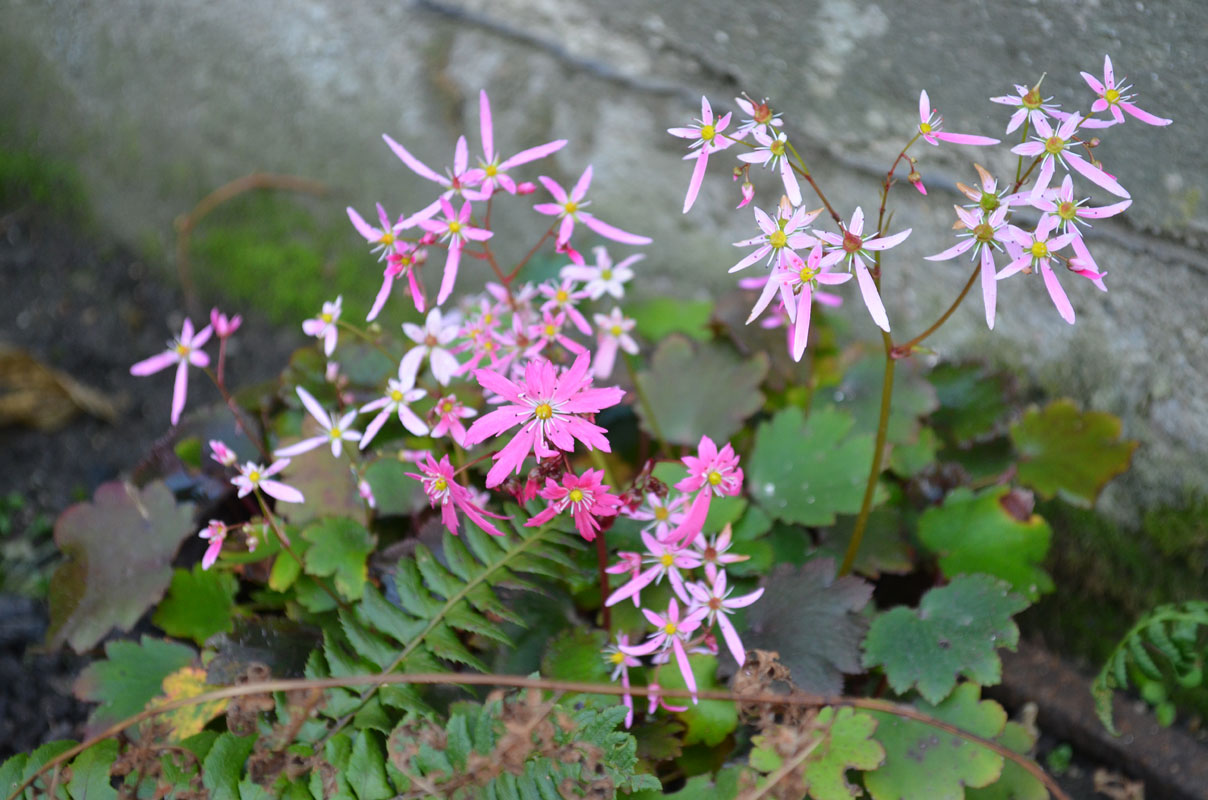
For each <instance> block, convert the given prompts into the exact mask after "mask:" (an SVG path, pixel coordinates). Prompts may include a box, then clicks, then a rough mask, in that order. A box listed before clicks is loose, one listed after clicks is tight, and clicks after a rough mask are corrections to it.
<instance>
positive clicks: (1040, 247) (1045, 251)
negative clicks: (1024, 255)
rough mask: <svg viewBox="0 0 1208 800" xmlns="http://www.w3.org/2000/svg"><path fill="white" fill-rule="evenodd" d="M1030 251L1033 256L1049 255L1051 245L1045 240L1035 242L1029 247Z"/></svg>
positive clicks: (1044, 256)
mask: <svg viewBox="0 0 1208 800" xmlns="http://www.w3.org/2000/svg"><path fill="white" fill-rule="evenodd" d="M1029 251H1030V252H1031V253H1032V257H1033V258H1048V257H1049V246H1048V245H1047V244H1045V243H1044V242H1033V243H1032V246H1031V247H1030V248H1029Z"/></svg>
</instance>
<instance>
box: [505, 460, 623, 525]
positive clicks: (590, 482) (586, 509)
mask: <svg viewBox="0 0 1208 800" xmlns="http://www.w3.org/2000/svg"><path fill="white" fill-rule="evenodd" d="M603 478H604V470H602V469H597V470H591V469H589V470H587V471H586V472H584V473H583V474H582V475H581V476H578V475H575V474H574V473H573V472H564V473H563V474H562V485H561V486H559V485H558V484H557V483H556V482H555V481H554V479H553V478H546V479H545V488H544V489H542V490H541V491H540V492H539V493H538V494H540V495H541V496H542V497H544V498H545V499H546V500H549V501H550V504H549V505H548V506H547V507H546V509H545V510H544V511H542V512H541V513H540V514H537V515H536V516H535V517H533V518H532V519H530V520H529V521H528V522H526V523H524V525H525V527H526V528H533V527H536V526H538V525H544V524H545V523H547V522H549V521H550V520H551V519H553V518H554V517H556V516H558V515H559V514H561V513H563V512H564V511H566V510H567V509H568V508H569V509H570V512H571V516H572V517H573V518H574V520H575V528H576V529H577V530H578V531H579V535H580V536H582V537H583V538H584V539H585V540H587V541H589V542H592V541H595V538H596V533H597V532H598V531H599V530H600V523H599V521H597V519H596V518H597V517H615V516H616V514H617V509H618V507H619V506H620V505H621V500H620V498H619V497H617V496H616V495H614V494H609V492H608V488H609V487H607V486H604V485H603V484H602V483H601V480H603Z"/></svg>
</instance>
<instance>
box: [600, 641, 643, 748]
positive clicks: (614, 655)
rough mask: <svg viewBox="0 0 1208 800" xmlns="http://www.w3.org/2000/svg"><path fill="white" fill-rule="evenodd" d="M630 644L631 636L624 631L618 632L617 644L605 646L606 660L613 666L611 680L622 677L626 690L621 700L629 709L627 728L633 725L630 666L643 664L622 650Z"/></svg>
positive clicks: (626, 718)
mask: <svg viewBox="0 0 1208 800" xmlns="http://www.w3.org/2000/svg"><path fill="white" fill-rule="evenodd" d="M628 646H629V636H628V635H626V634H624V633H618V634H617V642H616V644H607V645H605V646H604V662H605V663H606V664H608V666H610V667H612V674H611V675H610V676H609V680H611V681H612V682H614V683H615V682H616V680H617V678H620V679H621V688H623V689H624V690H625V694H623V695H621V702H622V703H624V705H625V707H626V708H628V709H629V713H628V714H626V715H625V727H626V728H628V727H630V726H632V725H633V697H632V696H631V695H630V694H629V668H630V667H640V666H642V662H641V661H639V660H638V659H636V658H634V657H633V656H631V655H628V654H626V653H625V652H623V651H622V650H621V648H622V647H628Z"/></svg>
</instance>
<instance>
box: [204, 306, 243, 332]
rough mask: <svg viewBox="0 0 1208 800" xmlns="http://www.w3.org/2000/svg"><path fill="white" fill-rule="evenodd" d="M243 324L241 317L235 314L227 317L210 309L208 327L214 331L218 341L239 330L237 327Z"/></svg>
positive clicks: (214, 309) (216, 310)
mask: <svg viewBox="0 0 1208 800" xmlns="http://www.w3.org/2000/svg"><path fill="white" fill-rule="evenodd" d="M242 324H243V317H241V316H239V315H238V314H235V315H233V316H231V317H227V315H226V314H223V313H222V312H221V311H219V310H218V309H217V308H211V309H210V327H212V328H213V329H214V334H215V335H216V336H217V337H218V338H219V339H226V338H228V337H229V336H231V335H232V334H233V333H235V331H237V330H239V326H240V325H242Z"/></svg>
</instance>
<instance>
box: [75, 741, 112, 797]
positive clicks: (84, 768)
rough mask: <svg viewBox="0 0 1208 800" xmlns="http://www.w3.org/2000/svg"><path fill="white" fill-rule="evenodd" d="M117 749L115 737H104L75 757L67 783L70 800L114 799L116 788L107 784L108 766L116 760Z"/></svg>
mask: <svg viewBox="0 0 1208 800" xmlns="http://www.w3.org/2000/svg"><path fill="white" fill-rule="evenodd" d="M117 750H118V747H117V740H116V739H105V740H104V741H100V742H97V743H96V744H94V745H93V746H92V747H89V748H88V749H87V750H85V751H84V752H82V753H80V754H79V755H78V756H76V757H75V759H74V760H73V761H72V762H71V781H70V782H68V784H67V792H68V794H70V795H71V800H116V798H117V789H114V788H113V787H112V786H110V785H109V768H110V767H112V766H113V762H114V761H116V760H117Z"/></svg>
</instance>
